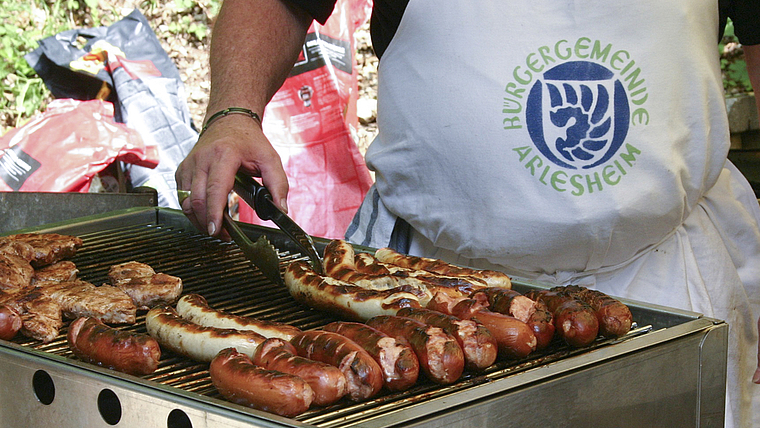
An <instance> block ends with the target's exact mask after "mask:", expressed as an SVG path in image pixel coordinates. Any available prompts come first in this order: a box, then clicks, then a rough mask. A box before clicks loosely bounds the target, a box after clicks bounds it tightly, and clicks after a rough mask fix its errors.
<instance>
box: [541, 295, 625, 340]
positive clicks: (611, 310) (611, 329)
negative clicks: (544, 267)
mask: <svg viewBox="0 0 760 428" xmlns="http://www.w3.org/2000/svg"><path fill="white" fill-rule="evenodd" d="M552 290H555V289H552ZM559 290H561V288H558V289H557V291H559ZM564 290H565V291H566V292H567V293H569V294H570V295H571V296H573V297H575V298H577V299H579V300H582V301H583V302H584V303H586V304H587V305H589V306H591V309H593V310H594V312H595V313H596V319H597V320H599V334H601V335H602V336H604V337H620V336H624V335H625V334H626V333H628V332H629V331H630V330H631V325H632V324H633V315H632V314H631V309H630V308H628V306H627V305H626V304H625V303H623V302H621V301H619V300H617V299H615V298H613V297H610V296H608V295H607V294H605V293H603V292H601V291H598V290H591V289H588V288H586V287H581V286H579V285H568V286H567V287H564Z"/></svg>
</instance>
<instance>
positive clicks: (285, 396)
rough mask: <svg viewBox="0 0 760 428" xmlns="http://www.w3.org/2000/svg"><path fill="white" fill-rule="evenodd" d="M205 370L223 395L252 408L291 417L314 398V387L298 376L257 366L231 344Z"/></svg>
mask: <svg viewBox="0 0 760 428" xmlns="http://www.w3.org/2000/svg"><path fill="white" fill-rule="evenodd" d="M208 371H209V375H210V376H211V382H212V383H213V384H214V387H216V389H217V390H218V391H219V393H220V394H222V396H223V397H224V398H226V399H227V400H229V401H231V402H233V403H237V404H242V405H244V406H248V407H252V408H254V409H258V410H263V411H266V412H271V413H275V414H278V415H280V416H286V417H293V416H297V415H299V414H301V413H303V412H305V411H306V410H308V409H309V406H311V403H312V401H313V400H314V391H312V389H311V387H310V386H309V384H308V383H306V381H304V380H303V379H301V378H300V377H298V376H293V375H290V374H286V373H282V372H277V371H273V370H266V369H264V368H261V367H258V366H256V365H254V364H253V362H252V361H251V359H250V358H249V357H248V356H246V355H244V354H241V353H239V352H237V351H235V350H234V349H233V348H227V349H223V350H222V351H220V352H219V353H218V354H217V355H216V356H215V357H214V359H213V360H211V364H210V365H209V369H208Z"/></svg>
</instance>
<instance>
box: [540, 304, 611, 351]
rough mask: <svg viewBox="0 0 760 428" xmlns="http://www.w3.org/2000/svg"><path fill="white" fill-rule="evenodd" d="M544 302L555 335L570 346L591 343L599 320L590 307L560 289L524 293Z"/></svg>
mask: <svg viewBox="0 0 760 428" xmlns="http://www.w3.org/2000/svg"><path fill="white" fill-rule="evenodd" d="M526 296H528V297H529V298H531V299H533V300H540V301H542V302H544V303H545V304H546V307H547V308H548V309H549V311H551V313H552V316H553V318H554V327H555V331H556V333H557V335H559V337H561V338H562V339H564V341H565V342H567V344H568V345H570V346H575V347H583V346H587V345H589V344H591V343H592V342H593V341H594V339H596V336H597V334H598V333H599V321H598V320H597V318H596V314H595V313H594V310H593V309H591V307H590V306H589V305H587V304H585V303H583V302H582V301H580V300H578V299H576V298H574V297H572V296H571V295H569V294H567V293H565V292H562V291H549V290H533V291H530V292H528V293H527V294H526Z"/></svg>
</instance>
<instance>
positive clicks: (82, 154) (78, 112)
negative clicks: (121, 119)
mask: <svg viewBox="0 0 760 428" xmlns="http://www.w3.org/2000/svg"><path fill="white" fill-rule="evenodd" d="M113 116H114V108H113V104H111V103H109V102H106V101H100V100H92V101H77V100H72V99H59V100H54V101H52V102H51V103H50V104H49V105H48V108H47V111H45V112H44V113H42V114H39V115H37V116H35V117H33V118H32V119H31V120H30V121H29V122H28V123H27V124H26V125H24V126H22V127H20V128H15V129H12V130H10V131H8V132H7V133H6V134H5V135H3V136H2V138H0V191H27V192H87V191H88V190H89V188H90V182H91V181H90V180H91V178H92V177H93V176H94V175H95V174H97V173H98V172H100V171H102V170H103V169H105V168H106V167H107V166H108V165H110V164H111V163H113V162H114V161H117V160H118V161H122V162H127V163H132V164H135V165H141V166H145V167H148V168H155V166H156V165H157V164H158V147H156V146H155V145H147V144H145V142H144V141H143V139H142V138H141V137H140V134H139V133H137V131H135V130H132V129H130V128H127V127H126V125H123V124H120V123H116V122H115V121H114V118H113Z"/></svg>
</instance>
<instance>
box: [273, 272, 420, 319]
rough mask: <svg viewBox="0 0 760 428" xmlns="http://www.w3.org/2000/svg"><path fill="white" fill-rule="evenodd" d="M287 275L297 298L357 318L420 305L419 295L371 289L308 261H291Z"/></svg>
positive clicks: (390, 312) (286, 282) (307, 303)
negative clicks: (324, 271) (322, 271)
mask: <svg viewBox="0 0 760 428" xmlns="http://www.w3.org/2000/svg"><path fill="white" fill-rule="evenodd" d="M284 278H285V285H286V286H287V288H288V291H289V292H290V295H291V296H293V298H294V299H295V300H296V301H298V302H300V303H302V304H304V305H306V306H309V307H312V308H315V309H320V310H323V311H326V312H330V313H333V314H337V315H340V316H343V317H346V318H348V319H351V320H355V321H364V320H367V319H369V318H371V317H373V316H375V315H379V314H384V315H392V314H395V313H396V311H398V310H399V309H401V308H405V307H415V308H419V307H420V302H419V300H418V299H417V297H416V296H415V295H414V294H412V293H409V292H408V291H405V290H403V289H395V288H392V289H388V290H380V291H377V290H367V289H364V288H362V287H358V286H356V285H353V284H349V283H347V282H344V281H340V280H337V279H335V278H331V277H324V276H321V275H319V274H318V273H316V272H315V271H314V270H313V269H312V268H311V266H309V264H308V263H306V262H304V261H295V262H292V263H290V264H289V265H288V267H287V269H286V270H285V275H284Z"/></svg>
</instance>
